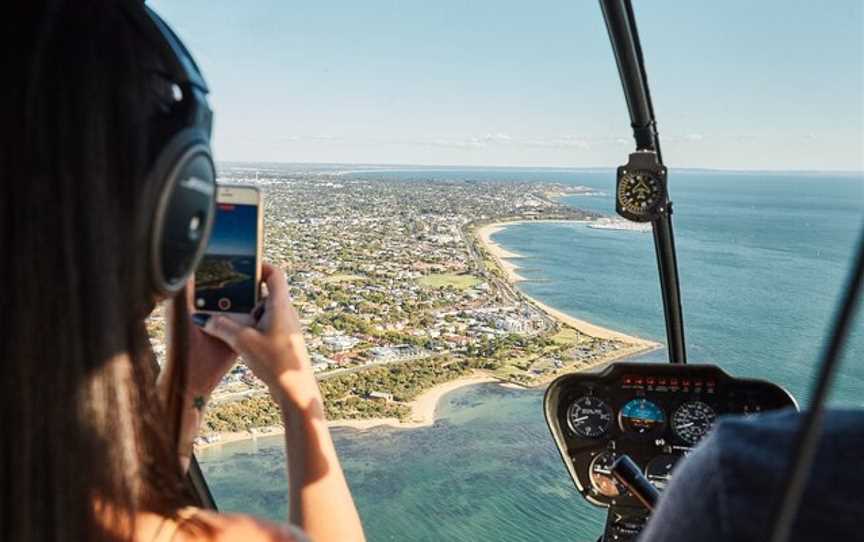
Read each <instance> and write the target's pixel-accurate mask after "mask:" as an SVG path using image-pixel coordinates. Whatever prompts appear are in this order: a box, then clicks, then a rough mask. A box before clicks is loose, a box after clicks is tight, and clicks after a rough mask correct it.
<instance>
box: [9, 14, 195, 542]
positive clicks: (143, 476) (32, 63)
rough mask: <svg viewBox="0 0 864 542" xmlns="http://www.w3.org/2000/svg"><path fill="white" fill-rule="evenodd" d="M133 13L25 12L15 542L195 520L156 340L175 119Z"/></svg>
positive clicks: (17, 157)
mask: <svg viewBox="0 0 864 542" xmlns="http://www.w3.org/2000/svg"><path fill="white" fill-rule="evenodd" d="M117 1H125V0H116V1H115V0H55V1H37V0H33V1H31V0H28V1H18V2H13V4H14V5H15V8H16V9H13V10H12V11H13V13H11V14H10V13H7V17H6V22H7V23H9V28H8V31H7V32H4V33H3V34H4V37H5V39H8V40H10V42H9V44H7V46H5V47H3V50H4V52H0V54H4V55H6V58H5V59H4V63H3V79H4V82H3V83H2V87H3V90H2V92H0V97H2V100H0V134H2V135H0V371H2V374H0V419H2V425H0V431H2V436H0V438H2V443H0V538H2V539H3V540H35V541H48V540H60V539H63V540H108V539H117V538H125V537H128V536H131V533H130V532H129V531H128V528H127V529H126V530H125V533H123V532H119V531H117V529H115V528H114V527H116V526H118V525H126V524H127V523H125V522H127V521H128V520H129V519H133V518H134V517H135V514H136V513H137V512H139V511H149V512H154V513H157V514H160V515H163V516H172V515H173V514H174V513H175V512H176V510H177V509H178V508H179V507H180V506H182V505H184V504H186V503H188V502H190V496H189V494H188V493H187V491H186V488H185V485H184V483H183V477H182V474H181V468H180V465H179V461H178V459H177V455H176V447H175V445H176V442H175V439H176V430H177V424H176V420H177V419H178V418H177V416H179V410H177V408H176V407H177V405H176V404H175V405H174V407H171V410H172V412H170V413H169V412H168V409H167V408H166V407H165V406H164V405H163V404H162V403H161V402H160V400H159V398H158V397H157V395H156V391H155V387H154V379H155V377H156V369H155V368H154V363H153V355H152V351H151V349H150V345H149V341H148V337H147V333H146V329H145V326H144V319H145V318H146V316H147V314H148V313H149V311H150V309H151V308H152V305H153V302H154V300H153V298H152V295H151V294H150V289H149V285H148V281H147V276H146V274H145V270H146V269H147V267H146V257H147V251H146V249H145V247H146V243H145V242H144V233H143V231H142V228H141V227H140V224H141V217H142V216H146V215H142V213H147V212H148V210H147V209H144V208H142V204H141V202H144V201H150V200H151V199H152V198H151V197H150V196H151V194H152V191H153V190H157V189H158V187H156V186H151V184H152V183H150V184H148V182H147V181H146V172H147V169H148V165H149V162H150V160H151V159H152V153H153V149H154V142H153V141H151V140H150V139H151V138H150V137H149V136H148V134H150V133H152V132H153V130H151V129H150V126H151V125H152V124H153V120H154V119H153V117H154V116H155V115H158V112H157V110H158V107H156V105H154V97H153V96H152V92H150V90H149V88H150V86H151V85H149V82H148V77H149V75H148V74H149V72H148V70H146V69H144V68H143V66H145V65H148V63H152V62H153V59H152V58H151V57H150V56H149V55H148V52H147V50H148V45H147V43H146V42H145V40H143V39H141V37H140V36H138V35H137V33H136V31H135V29H134V28H133V27H132V26H131V25H130V24H129V22H128V21H127V19H126V18H125V16H124V13H123V11H122V10H121V9H120V8H119V7H118V6H117V5H116V3H117ZM16 11H17V13H16ZM184 316H185V315H183V314H180V315H178V321H181V320H182V319H183V318H184ZM182 331H183V330H181V332H182ZM181 339H182V337H181ZM181 342H183V341H181ZM180 353H181V354H182V353H183V352H182V351H181V352H180ZM177 361H180V362H179V363H174V364H172V366H173V367H177V368H178V369H182V368H183V367H184V364H183V363H182V360H177ZM181 377H182V370H180V371H179V372H178V374H177V375H173V380H175V385H174V387H175V388H177V387H178V386H182V378H181ZM176 382H179V384H177V383H176ZM106 518H113V520H114V521H116V524H111V523H110V522H109V523H108V524H106Z"/></svg>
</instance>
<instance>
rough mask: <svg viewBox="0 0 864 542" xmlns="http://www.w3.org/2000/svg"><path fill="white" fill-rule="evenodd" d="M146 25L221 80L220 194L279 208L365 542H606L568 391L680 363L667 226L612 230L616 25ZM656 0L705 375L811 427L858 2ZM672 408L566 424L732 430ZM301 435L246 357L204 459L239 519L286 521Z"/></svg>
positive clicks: (680, 214) (329, 19)
mask: <svg viewBox="0 0 864 542" xmlns="http://www.w3.org/2000/svg"><path fill="white" fill-rule="evenodd" d="M150 4H151V5H152V6H153V7H154V9H156V10H158V11H159V12H160V13H161V14H162V15H163V16H164V17H165V18H166V19H167V20H169V21H171V23H172V24H173V25H174V27H175V28H176V29H177V30H178V33H179V34H181V35H182V36H183V37H184V39H185V40H186V42H187V44H188V45H189V47H190V48H191V49H192V50H193V51H195V53H196V57H197V59H198V61H199V63H200V64H201V66H202V68H203V71H204V72H205V73H206V74H207V75H208V84H209V86H210V87H211V90H212V105H213V108H214V111H215V113H216V121H215V125H214V126H215V128H214V130H215V131H214V149H215V154H216V155H217V158H218V159H219V160H220V163H219V164H218V173H219V182H220V183H226V184H227V183H230V184H240V185H246V184H248V185H254V186H257V187H259V188H260V189H261V191H262V193H263V195H264V205H265V207H264V254H263V256H264V259H265V260H266V261H269V262H272V263H274V264H275V265H277V266H280V267H282V268H284V269H285V270H286V273H287V276H288V280H289V285H290V290H291V291H290V293H291V296H292V299H293V301H294V303H295V305H296V307H297V309H298V312H299V316H300V319H301V323H302V324H303V327H304V330H305V334H306V339H307V343H308V345H309V348H310V352H311V356H312V361H313V367H314V368H315V371H316V373H317V377H318V381H319V387H320V389H321V391H322V393H323V395H324V399H325V406H326V415H327V418H328V420H330V423H331V424H332V426H331V427H332V433H333V435H334V438H335V441H336V445H337V449H338V452H339V454H340V458H341V460H342V462H343V466H344V469H345V472H346V476H347V478H348V483H349V485H350V488H351V490H352V492H353V495H354V498H355V500H356V503H357V506H358V508H359V510H360V514H361V516H362V519H363V523H364V527H365V529H366V532H367V536H368V537H369V539H370V540H406V541H407V540H432V539H435V540H565V539H567V540H572V539H576V540H594V539H596V537H597V535H598V533H600V532H602V531H603V528H604V523H605V521H606V514H605V511H604V510H602V509H601V508H597V507H596V506H594V505H592V504H591V503H590V502H588V501H587V500H583V499H581V498H579V495H578V494H577V492H576V491H575V490H574V487H573V483H572V482H571V480H568V479H567V478H568V477H567V475H566V472H565V470H564V468H563V467H562V464H561V462H562V461H561V457H559V454H558V450H557V449H556V446H555V442H553V441H552V439H550V436H549V430H548V429H547V428H546V424H545V422H544V413H543V400H544V391H545V389H546V387H547V386H548V385H549V383H550V382H552V381H553V380H554V379H555V378H557V377H559V376H561V375H563V374H567V373H572V372H576V371H583V370H598V369H602V368H603V367H606V366H608V365H609V364H610V363H611V362H613V361H619V362H620V361H627V362H634V363H663V362H666V361H668V359H669V352H668V350H667V349H666V347H665V344H666V341H667V333H666V326H665V321H664V308H663V304H662V297H661V292H660V283H659V282H658V277H657V276H658V271H657V259H656V256H655V251H654V245H653V241H652V229H651V225H650V224H648V223H642V224H640V223H634V222H629V221H625V220H624V219H622V218H620V217H619V216H618V215H617V214H616V210H615V202H616V171H615V167H617V166H618V165H619V164H620V163H621V162H622V158H626V155H627V153H628V152H631V151H632V141H631V139H630V136H631V134H630V129H629V125H630V120H629V119H628V118H627V111H626V109H625V107H624V105H623V101H622V97H621V85H620V82H619V80H618V77H617V74H616V72H615V66H614V60H613V57H612V54H611V53H610V51H609V38H608V36H607V34H606V29H605V27H604V24H603V18H602V15H601V13H600V11H599V9H598V7H597V5H596V3H591V2H568V1H557V0H549V1H543V2H539V3H538V2H532V3H524V2H521V3H520V2H506V3H501V2H491V1H490V2H477V3H470V4H469V5H466V4H465V3H457V2H434V3H422V4H421V3H404V4H403V3H398V4H396V3H387V2H373V3H371V4H370V3H368V2H364V3H352V2H342V3H339V4H338V5H333V4H322V3H314V2H311V3H308V2H307V3H295V4H286V3H283V2H267V3H255V5H254V6H251V5H250V6H247V5H243V6H240V5H239V4H236V3H216V4H214V3H211V2H203V1H194V2H166V1H152V2H150ZM635 7H636V9H637V13H638V16H639V17H640V27H639V28H640V32H641V35H642V40H643V45H644V47H645V60H646V62H647V63H648V64H649V66H650V68H651V74H652V93H653V96H654V106H655V108H656V110H657V114H658V117H659V118H660V119H661V129H662V136H663V143H664V158H665V164H667V165H668V167H669V172H668V190H669V198H670V199H671V200H672V201H673V202H674V215H673V216H674V221H675V241H676V244H677V258H678V269H679V281H680V285H681V298H682V305H683V312H684V323H685V328H686V338H687V358H688V363H690V364H698V363H711V364H716V365H717V366H719V367H720V368H721V369H723V370H724V371H726V372H727V373H729V374H733V375H740V376H745V375H746V376H747V377H748V378H753V379H765V380H770V381H772V382H774V383H776V384H778V385H779V386H781V387H782V388H784V389H785V390H786V391H788V392H789V393H791V395H793V396H794V397H795V398H796V399H797V401H798V402H799V403H801V404H806V400H807V399H808V394H809V393H810V382H811V378H812V377H813V374H814V370H815V364H816V361H817V360H818V358H819V354H820V351H821V349H822V346H823V341H824V337H825V333H826V330H827V329H828V326H829V323H830V319H831V317H832V315H833V312H834V309H835V306H836V303H837V300H838V296H839V294H840V292H841V287H842V285H843V282H844V280H845V278H846V274H847V272H848V269H849V263H850V254H851V253H852V250H853V248H854V247H855V244H856V242H857V239H858V235H859V232H860V228H861V226H862V216H864V174H862V170H864V158H862V152H861V149H862V148H864V125H862V119H864V102H862V100H861V96H862V95H864V72H862V66H864V48H862V47H861V43H862V41H864V8H862V4H861V3H859V2H857V1H855V0H849V1H837V2H831V3H830V5H828V4H825V5H823V4H817V3H809V4H790V3H788V2H782V1H779V0H776V1H774V0H772V1H770V2H769V1H764V2H759V3H756V4H754V3H753V2H743V1H740V2H739V1H736V2H723V3H713V4H710V5H709V4H705V3H700V4H699V5H698V6H696V5H695V4H693V3H689V2H676V3H662V4H657V3H647V2H640V3H638V5H637V6H635ZM780 13H782V14H783V16H782V24H781V23H780V22H779V21H780V19H779V18H778V14H780ZM745 14H746V16H745ZM814 43H819V44H820V45H819V47H814V46H813V44H814ZM151 325H152V329H153V330H154V337H155V339H156V341H157V342H158V340H159V336H160V330H161V327H162V326H161V321H160V320H159V316H156V317H154V318H153V320H152V322H151ZM157 351H160V350H159V347H157ZM845 356H846V360H847V363H845V364H844V365H843V367H842V368H841V370H840V373H839V375H838V377H837V379H836V382H835V385H834V392H833V395H832V399H831V403H832V405H842V406H847V407H855V408H859V409H860V408H864V399H862V398H864V394H862V390H864V364H862V363H860V361H861V360H862V359H864V327H862V326H861V325H858V326H857V327H856V328H855V329H854V331H853V336H852V339H851V341H850V343H849V344H848V347H847V351H846V354H845ZM658 378H659V377H658ZM665 385H666V384H664V386H665ZM676 385H677V384H676ZM689 385H690V384H689V383H688V386H689ZM695 385H696V383H695V382H693V386H695ZM701 385H702V384H700V386H701ZM705 386H706V387H707V381H706V383H705ZM651 407H652V405H647V404H645V403H644V400H643V403H641V404H639V403H638V402H637V403H634V404H632V405H631V404H630V403H629V402H628V403H627V405H626V409H627V410H626V412H625V411H624V409H622V411H621V412H620V413H618V412H616V413H613V412H612V411H611V410H609V411H608V412H607V411H606V410H604V408H605V407H604V406H603V405H601V404H597V403H596V401H595V402H592V400H591V399H590V398H589V399H588V401H587V402H581V403H577V404H576V406H574V407H573V408H572V409H571V410H572V412H571V414H572V416H571V418H572V419H571V422H572V423H573V424H575V427H574V425H571V429H572V430H573V431H575V432H576V433H578V434H580V435H581V436H582V437H585V438H591V437H592V436H593V435H595V434H599V433H601V432H603V431H605V430H606V429H605V428H608V427H612V426H615V427H618V426H619V424H623V425H625V426H626V425H627V424H629V423H631V422H632V424H636V425H634V426H633V428H634V430H636V429H635V428H637V426H638V428H641V429H640V431H641V430H642V429H644V430H645V431H646V432H650V431H651V430H653V429H652V428H654V427H656V426H657V424H659V423H663V424H666V423H677V424H678V426H679V427H680V428H681V433H680V435H679V436H681V438H682V439H683V441H682V442H683V443H686V441H687V438H692V439H693V441H692V443H695V442H696V441H697V440H698V439H699V438H701V436H702V435H701V433H698V430H700V427H702V426H704V427H703V428H704V429H705V431H706V432H707V431H708V430H709V429H710V425H711V423H713V420H714V415H715V413H714V412H713V410H712V407H709V406H708V405H706V404H694V405H690V407H688V408H689V410H687V411H685V412H683V413H679V411H678V410H676V411H674V412H673V411H670V412H665V411H662V409H661V411H659V412H655V411H653V410H651ZM631 414H632V416H631ZM748 414H749V412H748ZM568 415H570V414H568ZM621 416H624V417H625V418H627V419H622V418H621ZM675 416H678V418H677V419H675V418H674V417H675ZM631 418H632V420H631ZM574 420H575V421H574ZM582 422H586V423H584V424H583V423H582ZM280 423H281V421H280V417H279V415H278V409H277V408H276V406H275V405H274V404H273V403H272V401H271V400H270V399H269V398H268V396H267V394H266V387H265V386H264V384H263V383H262V382H260V381H258V380H257V379H256V378H255V377H254V376H253V375H252V373H251V371H249V370H248V369H247V368H246V367H245V366H244V365H243V364H242V363H241V364H239V365H237V366H236V367H235V368H234V369H233V370H232V371H231V372H230V373H229V374H228V375H227V376H226V377H225V378H224V379H223V381H222V383H221V385H220V386H219V388H218V389H217V391H216V393H215V394H214V396H213V400H212V403H211V404H210V406H209V407H208V410H207V414H206V419H205V426H206V430H205V431H204V432H203V433H202V435H201V436H200V437H199V439H198V441H197V444H196V450H197V457H198V460H199V461H200V463H201V467H202V469H203V472H204V475H205V478H206V481H207V484H208V485H209V488H210V490H211V492H212V493H213V496H214V498H215V500H216V503H217V505H218V506H219V508H220V509H222V510H227V511H241V512H246V513H252V514H256V515H259V516H263V517H268V518H272V519H275V520H283V519H284V518H285V511H286V509H287V502H286V491H285V487H286V483H285V474H284V441H283V438H282V436H281V427H280ZM640 424H641V425H640ZM688 424H689V425H688ZM700 424H701V425H700ZM682 435H683V436H682ZM686 435H690V437H687V436H686ZM597 457H598V458H597V460H596V463H594V462H592V466H591V468H592V469H595V471H596V472H600V473H601V474H603V473H604V472H603V471H604V469H608V468H609V466H605V467H604V464H603V458H602V457H600V456H599V455H598V456H597ZM654 466H655V467H657V468H660V470H661V471H662V468H661V467H662V465H660V463H657V464H655V465H654ZM670 468H671V467H670ZM592 472H594V471H592ZM652 472H653V471H652ZM658 472H659V471H658ZM653 474H654V475H656V476H659V477H660V478H662V477H663V476H666V475H668V472H665V471H664V472H659V474H658V473H653ZM651 475H652V474H651V473H649V479H650V478H651ZM664 480H665V479H664ZM598 484H600V485H599V486H598V487H599V488H601V489H597V488H595V489H597V491H598V492H600V494H602V491H603V490H606V491H609V492H616V491H619V489H618V488H617V487H616V486H615V485H614V484H615V482H614V481H609V480H606V479H603V480H601V481H599V482H598ZM603 484H606V485H603Z"/></svg>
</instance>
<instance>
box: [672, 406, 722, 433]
mask: <svg viewBox="0 0 864 542" xmlns="http://www.w3.org/2000/svg"><path fill="white" fill-rule="evenodd" d="M716 418H717V414H716V413H715V412H714V409H713V408H711V407H710V406H708V405H706V404H705V403H703V402H702V401H688V402H686V403H684V404H682V405H681V406H679V407H678V409H677V410H676V411H675V413H674V414H672V430H673V431H674V432H675V434H676V435H678V438H680V439H681V440H683V441H684V442H686V443H688V444H696V443H697V442H699V439H701V438H702V437H704V436H705V435H706V434H707V433H708V431H710V430H711V426H712V425H714V420H715V419H716Z"/></svg>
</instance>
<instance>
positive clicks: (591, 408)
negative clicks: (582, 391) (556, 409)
mask: <svg viewBox="0 0 864 542" xmlns="http://www.w3.org/2000/svg"><path fill="white" fill-rule="evenodd" d="M567 423H568V424H569V425H570V429H572V430H573V432H574V433H576V434H577V435H580V436H583V437H586V438H598V437H602V436H603V435H605V434H606V432H607V431H609V426H610V425H611V424H612V408H611V407H610V406H609V405H607V404H606V403H604V402H603V401H601V400H600V399H597V398H596V397H590V396H587V395H586V396H585V397H580V398H579V399H576V400H575V401H573V404H572V405H570V408H568V409H567Z"/></svg>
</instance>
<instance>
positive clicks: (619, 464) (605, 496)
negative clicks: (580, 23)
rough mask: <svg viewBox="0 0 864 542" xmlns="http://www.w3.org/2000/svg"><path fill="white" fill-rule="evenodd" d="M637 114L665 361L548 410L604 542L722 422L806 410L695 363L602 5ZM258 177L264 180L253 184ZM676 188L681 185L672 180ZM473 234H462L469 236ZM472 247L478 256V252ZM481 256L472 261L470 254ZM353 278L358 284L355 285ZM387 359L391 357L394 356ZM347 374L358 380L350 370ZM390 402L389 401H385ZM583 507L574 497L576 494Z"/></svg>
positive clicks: (814, 402)
mask: <svg viewBox="0 0 864 542" xmlns="http://www.w3.org/2000/svg"><path fill="white" fill-rule="evenodd" d="M599 3H600V7H601V9H602V11H603V15H604V17H605V24H606V28H607V30H608V33H609V37H610V41H611V44H612V49H613V51H614V56H615V59H616V63H617V67H618V72H619V76H620V79H621V83H622V87H623V92H624V96H625V99H626V104H627V108H628V112H629V117H630V121H631V127H632V130H633V138H634V141H635V148H634V149H633V152H632V153H630V154H629V159H628V160H627V163H626V164H624V165H622V166H621V167H619V168H618V169H617V177H616V188H615V209H616V211H617V213H618V215H620V217H622V218H623V219H625V220H627V221H630V222H634V223H638V224H641V225H643V226H647V227H650V231H651V234H652V236H653V246H654V249H655V254H656V261H657V269H658V274H659V279H660V294H661V298H662V308H663V315H664V317H665V333H666V349H667V350H666V351H667V352H668V363H658V362H657V360H656V358H653V359H650V360H649V362H640V361H623V362H622V361H619V362H612V363H610V364H607V365H605V366H603V367H602V368H601V369H600V370H597V371H585V372H575V373H573V372H570V373H565V374H563V375H561V376H558V377H557V378H556V379H554V380H553V381H552V382H551V383H550V384H549V385H548V387H547V388H546V390H545V395H544V397H543V401H542V406H543V414H544V417H545V421H546V424H547V425H548V428H549V431H550V434H551V440H552V441H553V442H554V445H555V447H556V448H557V451H558V453H559V454H560V458H561V461H562V463H563V467H564V468H563V469H562V470H561V471H560V474H561V475H562V477H564V473H565V472H566V473H567V475H569V477H570V479H571V480H572V482H573V485H574V486H575V491H576V492H578V495H579V496H581V497H582V498H583V499H584V500H585V501H587V502H588V503H590V504H591V505H592V506H594V507H598V508H601V509H604V510H605V512H606V519H605V524H604V526H603V532H602V533H597V535H598V536H600V538H599V540H600V541H601V542H618V541H621V542H626V541H634V540H637V539H638V537H639V535H640V533H641V532H642V531H643V529H644V527H645V526H646V525H647V524H648V522H649V521H650V519H651V514H652V511H653V510H654V509H655V508H656V507H657V505H658V503H659V502H660V500H661V499H662V494H663V491H665V490H666V489H667V487H668V486H669V484H670V483H671V481H672V480H674V479H675V475H676V469H677V467H678V466H679V465H680V464H681V462H682V461H683V460H685V459H686V458H687V457H688V455H690V454H691V452H692V451H693V450H694V449H695V448H696V447H697V446H698V445H699V444H700V443H701V442H703V440H704V439H705V438H706V437H707V436H708V435H709V433H710V432H711V431H712V428H713V427H714V426H715V425H716V424H717V423H718V422H719V421H720V420H721V418H723V417H729V416H740V417H748V418H749V417H751V416H755V415H758V414H761V413H765V412H770V411H779V410H783V409H792V410H798V408H799V404H798V401H797V400H796V398H795V397H793V395H792V394H791V393H790V392H789V391H787V390H786V389H785V388H784V387H783V386H781V385H779V384H777V383H774V382H772V381H769V380H766V379H764V378H763V379H756V378H749V377H748V376H747V375H744V374H734V375H733V374H730V372H727V370H724V369H723V368H721V366H722V365H723V363H722V361H723V360H719V361H718V364H710V363H701V362H699V363H693V362H688V357H687V348H686V344H685V332H684V329H685V326H684V317H683V311H682V302H681V293H680V288H679V275H678V263H677V256H676V249H675V239H674V235H673V223H672V215H673V204H672V191H670V189H669V177H670V176H672V175H671V174H670V171H669V170H668V169H667V167H666V166H665V165H664V161H663V156H662V153H661V149H660V141H659V136H658V131H657V121H656V119H655V114H654V110H653V105H652V100H651V95H650V92H649V88H648V77H647V72H646V67H645V62H644V60H643V55H642V48H641V44H640V40H639V36H638V32H637V28H636V22H635V16H634V12H633V8H632V6H631V1H630V0H599ZM256 175H257V174H256ZM673 178H674V177H673ZM463 233H464V232H463ZM472 247H473V246H472ZM471 250H472V254H471V255H472V257H473V256H474V254H473V248H471ZM858 250H859V255H858V257H857V260H856V264H855V267H854V268H853V270H852V272H851V280H850V282H849V283H848V285H847V288H846V291H845V295H844V296H843V300H842V305H841V307H840V310H839V311H838V313H837V319H836V321H835V323H834V327H833V331H832V335H831V337H830V339H829V341H828V343H827V348H826V349H825V352H824V356H823V359H822V363H821V365H820V372H819V374H818V379H817V381H816V383H815V385H814V388H813V393H812V394H811V395H810V397H809V401H808V404H807V406H806V413H805V414H804V416H803V420H804V421H803V423H802V425H801V428H800V430H799V432H798V434H797V439H796V444H795V447H794V449H793V450H791V451H790V461H789V464H788V465H787V466H786V480H787V484H786V486H785V487H784V488H783V491H782V492H781V493H779V494H778V495H777V496H776V499H775V501H774V502H772V503H769V505H770V506H771V507H772V512H773V515H772V523H771V524H770V525H767V526H766V531H765V532H766V539H768V538H769V537H770V538H771V540H772V542H781V541H783V540H787V537H788V535H789V529H790V525H791V523H792V521H793V519H794V517H795V513H796V509H797V507H798V506H799V504H800V501H801V495H802V492H803V485H804V484H803V481H806V477H807V475H808V473H809V467H810V466H811V463H812V461H813V457H814V453H815V452H814V450H815V447H816V444H817V443H818V436H819V431H820V426H821V423H822V417H823V413H824V408H823V407H824V403H825V401H826V397H827V395H828V393H829V389H830V384H831V380H832V376H833V375H834V373H835V371H836V368H837V365H838V363H839V359H840V354H841V351H842V346H843V344H844V342H845V340H846V338H847V336H848V335H849V332H850V326H851V321H852V317H853V315H854V309H855V303H856V301H857V299H858V297H859V296H860V295H859V290H860V287H861V280H862V279H861V277H862V265H864V256H862V254H864V240H862V242H861V243H860V244H859V248H858ZM346 277H347V278H346V279H345V280H352V279H351V276H349V275H346ZM379 350H380V352H382V355H383V354H388V355H392V352H385V349H379ZM348 372H350V370H349V371H348ZM377 393H378V395H376V399H380V400H381V401H383V402H387V401H391V400H392V399H393V396H392V394H390V393H386V392H377ZM189 481H190V484H191V486H192V487H193V488H194V490H195V491H194V492H195V494H196V495H197V496H198V498H199V504H200V505H201V506H203V507H208V508H215V507H216V503H215V500H214V498H213V496H212V495H211V494H210V490H209V489H208V485H207V483H206V482H205V480H204V475H203V473H202V471H201V469H200V467H199V466H198V464H197V462H196V461H195V459H194V458H193V462H192V467H191V469H190V473H189ZM572 496H573V497H576V493H573V495H572Z"/></svg>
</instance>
